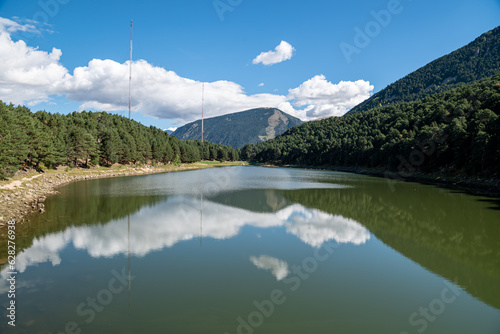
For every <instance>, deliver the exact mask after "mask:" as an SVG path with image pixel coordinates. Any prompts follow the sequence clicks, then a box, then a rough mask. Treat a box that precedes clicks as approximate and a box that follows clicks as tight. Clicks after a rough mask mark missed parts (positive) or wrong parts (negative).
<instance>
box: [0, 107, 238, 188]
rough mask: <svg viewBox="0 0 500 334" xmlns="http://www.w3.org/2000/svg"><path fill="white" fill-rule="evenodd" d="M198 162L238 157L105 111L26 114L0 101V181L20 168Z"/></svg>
mask: <svg viewBox="0 0 500 334" xmlns="http://www.w3.org/2000/svg"><path fill="white" fill-rule="evenodd" d="M199 160H239V156H238V151H237V150H235V149H234V148H232V147H229V146H223V145H216V144H211V143H208V142H203V143H202V142H201V141H191V140H189V141H181V140H179V139H177V138H175V137H170V136H168V134H166V133H165V132H163V131H162V130H161V129H158V128H155V127H153V126H151V127H147V126H144V125H142V124H140V123H138V122H136V121H133V120H129V119H128V118H125V117H123V116H118V115H113V114H109V113H106V112H86V111H83V112H73V113H71V114H68V115H60V114H51V113H47V112H45V111H38V112H36V113H32V112H31V111H30V110H29V109H28V108H27V107H23V106H14V105H12V104H11V105H7V104H5V103H3V102H1V101H0V179H2V178H5V177H7V176H11V175H13V174H14V173H15V172H16V171H17V170H19V169H21V168H36V169H41V168H55V167H57V166H60V165H67V166H70V167H74V166H82V167H89V166H91V165H102V166H110V165H112V164H115V163H120V164H134V163H138V162H139V163H151V164H159V163H162V164H166V163H175V164H177V163H180V162H195V161H199Z"/></svg>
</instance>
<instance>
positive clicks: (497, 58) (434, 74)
mask: <svg viewBox="0 0 500 334" xmlns="http://www.w3.org/2000/svg"><path fill="white" fill-rule="evenodd" d="M499 72H500V27H497V28H495V29H493V30H491V31H488V32H487V33H485V34H483V35H481V36H479V37H478V38H477V39H476V40H474V41H473V42H471V43H469V44H468V45H466V46H464V47H462V48H460V49H458V50H456V51H454V52H452V53H450V54H448V55H446V56H443V57H441V58H439V59H436V60H434V61H433V62H431V63H429V64H427V65H425V66H423V67H421V68H420V69H418V70H416V71H415V72H413V73H411V74H409V75H407V76H405V77H404V78H402V79H400V80H398V81H396V82H395V83H393V84H391V85H389V86H387V87H386V88H385V89H383V90H381V91H380V92H378V93H377V94H375V95H373V96H372V97H370V98H369V99H368V100H366V101H364V102H362V103H360V104H359V105H357V106H356V107H354V108H353V109H352V110H351V111H350V112H349V113H355V112H358V111H364V110H369V109H371V108H375V107H380V106H386V105H388V104H391V103H399V102H409V101H416V100H419V99H421V98H423V97H425V96H427V95H431V94H435V93H440V92H444V91H447V90H450V89H453V88H456V87H458V86H459V85H462V84H464V83H472V82H474V81H477V80H480V79H483V78H488V77H491V76H493V75H495V74H497V73H499Z"/></svg>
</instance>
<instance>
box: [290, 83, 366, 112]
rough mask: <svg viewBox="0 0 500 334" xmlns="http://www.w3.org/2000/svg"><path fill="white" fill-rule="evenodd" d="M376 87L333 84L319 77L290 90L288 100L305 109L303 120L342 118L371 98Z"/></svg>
mask: <svg viewBox="0 0 500 334" xmlns="http://www.w3.org/2000/svg"><path fill="white" fill-rule="evenodd" d="M373 88H374V86H373V85H370V82H369V81H365V80H358V81H354V82H352V81H341V82H339V83H338V84H333V83H331V82H329V81H327V80H326V78H325V76H324V75H317V76H315V77H313V78H311V79H309V80H307V81H306V82H304V83H303V84H301V85H300V86H299V87H297V88H294V89H290V90H289V94H288V97H287V100H290V101H293V105H294V106H295V107H305V109H303V111H302V114H301V118H302V119H315V118H320V117H329V116H342V115H344V114H345V113H346V112H347V111H349V109H351V108H352V107H354V106H356V105H357V104H359V103H361V102H363V101H364V100H366V99H367V98H369V97H370V96H371V93H372V91H373Z"/></svg>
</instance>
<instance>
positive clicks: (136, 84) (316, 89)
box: [0, 18, 373, 125]
mask: <svg viewBox="0 0 500 334" xmlns="http://www.w3.org/2000/svg"><path fill="white" fill-rule="evenodd" d="M34 29H36V28H35V27H34V26H32V25H30V24H25V25H22V24H19V23H16V22H14V21H12V20H9V19H5V18H0V99H1V100H3V101H5V102H12V103H14V104H27V105H29V106H35V105H37V104H38V103H41V102H51V100H52V97H53V96H55V95H59V96H61V95H65V96H66V98H68V99H70V100H73V101H77V102H79V103H80V107H79V109H80V110H83V109H96V110H104V111H123V110H126V109H127V108H128V71H129V63H128V62H125V63H118V62H116V61H113V60H110V59H105V60H102V59H93V60H91V61H90V62H89V63H88V64H87V65H86V66H81V67H77V68H75V69H74V70H73V73H72V74H71V73H70V72H69V71H68V69H67V68H65V67H64V66H63V65H62V64H61V63H60V59H61V56H62V51H61V50H60V49H57V48H53V49H52V50H51V51H50V52H47V51H42V50H38V48H35V47H32V46H29V45H27V44H26V43H25V42H24V41H22V40H19V41H13V40H12V38H11V33H13V32H16V31H33V30H34ZM284 43H286V42H282V44H280V46H281V45H283V44H284ZM286 44H288V43H286ZM288 45H289V44H288ZM283 49H286V47H284V48H280V47H279V46H278V48H277V51H276V52H274V53H273V52H271V53H272V54H273V55H274V56H272V57H277V58H279V59H281V58H283V57H285V56H286V52H284V51H283ZM288 50H291V51H290V52H289V53H288V54H289V55H290V57H291V53H292V52H293V48H292V47H291V46H290V48H288ZM261 56H262V57H261ZM261 56H259V57H261V58H266V57H268V56H269V55H267V56H266V55H264V56H263V55H261ZM259 57H258V58H259ZM269 57H271V56H269ZM272 57H271V58H272ZM280 57H281V58H280ZM285 58H286V57H285ZM256 59H257V58H256ZM283 59H284V58H283ZM262 61H264V60H262ZM267 61H270V59H267V60H266V62H267ZM201 84H202V83H201V82H200V81H196V80H192V79H189V78H184V77H181V76H179V75H178V74H177V73H175V72H173V71H169V70H167V69H164V68H161V67H156V66H153V65H151V64H149V63H148V62H147V61H145V60H138V61H135V62H133V79H132V87H133V94H132V110H133V111H134V112H140V113H141V114H143V115H146V116H152V117H156V118H158V119H170V120H173V121H175V122H176V123H177V124H178V125H181V124H185V123H188V122H191V121H194V120H196V119H198V118H199V114H200V110H201ZM261 85H262V84H261ZM372 90H373V86H371V85H370V84H369V82H367V81H363V80H359V81H356V82H343V81H342V82H340V83H339V84H332V83H330V82H328V81H327V80H326V78H325V77H324V76H322V75H320V76H316V77H314V78H312V79H310V80H308V81H306V82H304V83H303V84H301V85H300V86H299V87H297V88H294V89H291V90H289V94H288V96H285V95H279V94H276V93H274V94H270V93H264V94H253V95H248V94H246V93H245V91H244V88H243V87H242V86H240V85H239V84H237V83H235V82H231V81H225V80H221V81H215V82H207V83H205V115H206V117H215V116H220V115H223V114H227V113H232V112H237V111H242V110H246V109H252V108H260V107H269V108H279V109H281V110H283V111H284V112H287V113H289V114H291V115H292V116H295V117H299V118H301V119H302V120H311V119H315V118H318V117H327V116H339V115H341V114H343V113H345V112H346V111H347V110H348V109H349V108H352V107H353V106H354V105H356V104H357V103H359V102H361V101H363V100H364V99H366V98H368V97H369V96H370V93H371V91H372ZM177 124H176V125H177Z"/></svg>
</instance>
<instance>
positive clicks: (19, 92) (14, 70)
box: [0, 19, 69, 105]
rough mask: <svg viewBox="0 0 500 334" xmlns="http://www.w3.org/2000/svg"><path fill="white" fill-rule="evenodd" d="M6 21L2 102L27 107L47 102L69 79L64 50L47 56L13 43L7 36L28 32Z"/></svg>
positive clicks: (1, 44) (1, 42) (0, 58)
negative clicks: (61, 62)
mask: <svg viewBox="0 0 500 334" xmlns="http://www.w3.org/2000/svg"><path fill="white" fill-rule="evenodd" d="M7 21H10V20H5V19H3V21H0V98H1V99H5V100H7V101H8V102H12V103H15V104H22V103H27V104H28V105H35V104H38V103H40V102H45V101H48V100H49V95H51V94H57V93H58V85H59V84H60V83H61V82H64V81H65V80H67V79H68V78H69V74H68V70H67V69H66V68H65V67H64V66H62V65H61V64H60V63H59V59H60V58H61V55H62V52H61V50H59V49H56V48H53V49H52V51H51V52H45V51H40V50H37V49H36V48H33V47H30V46H28V45H26V43H25V42H24V41H22V40H19V41H17V42H14V41H13V40H12V39H11V37H10V34H9V33H8V32H11V31H25V30H23V29H29V28H26V26H21V25H19V24H17V23H15V22H13V21H10V22H7ZM23 27H24V28H23Z"/></svg>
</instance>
